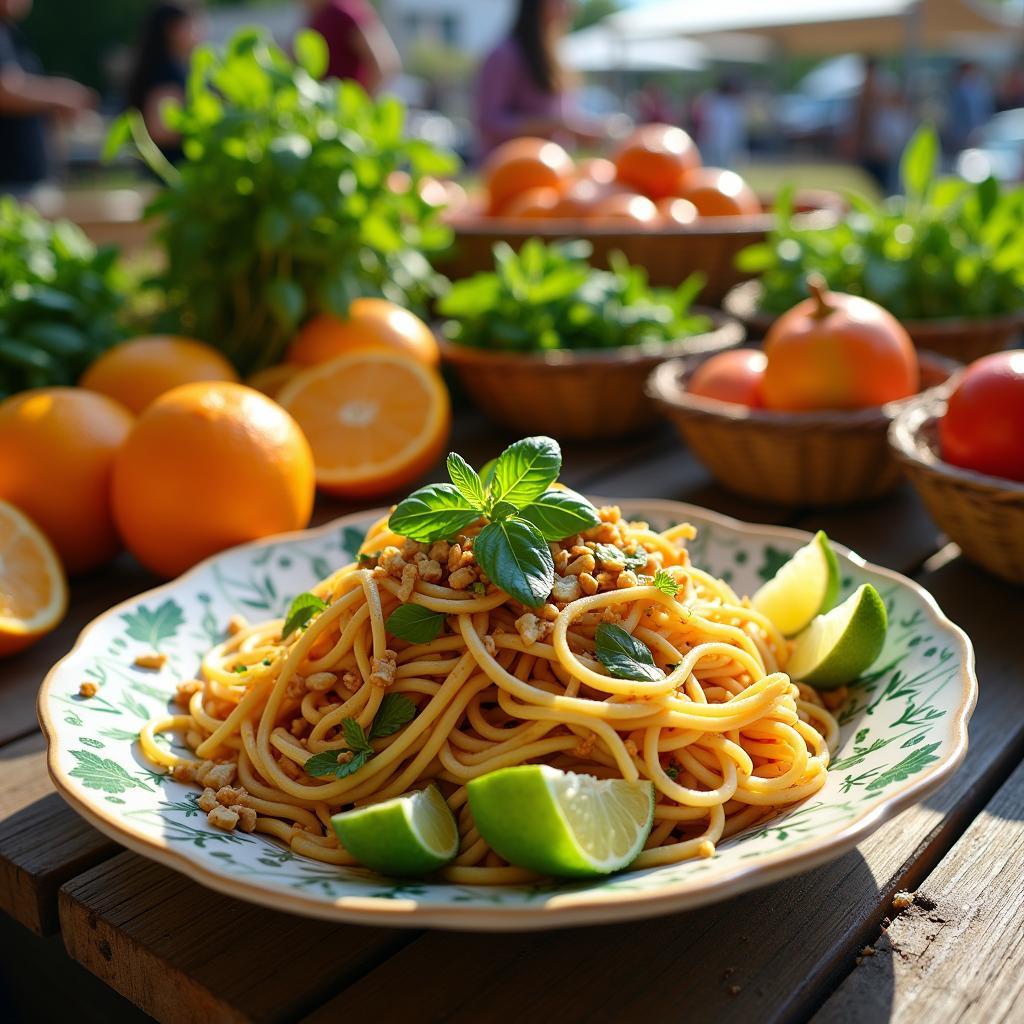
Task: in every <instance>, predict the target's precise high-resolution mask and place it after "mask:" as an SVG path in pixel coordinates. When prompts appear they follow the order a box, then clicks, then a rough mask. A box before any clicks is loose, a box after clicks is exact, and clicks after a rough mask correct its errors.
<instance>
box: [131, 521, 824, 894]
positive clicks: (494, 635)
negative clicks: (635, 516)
mask: <svg viewBox="0 0 1024 1024" xmlns="http://www.w3.org/2000/svg"><path fill="white" fill-rule="evenodd" d="M600 516H601V523H600V525H598V526H596V527H594V528H592V529H590V530H588V531H586V532H585V533H583V534H581V535H579V536H576V537H573V538H569V539H567V540H564V541H562V542H560V543H557V544H552V545H551V550H552V554H553V557H554V563H555V568H556V575H555V585H554V588H553V590H552V593H551V596H550V597H549V599H548V603H546V604H544V605H543V606H542V607H541V608H539V609H535V610H531V609H529V608H526V607H525V606H523V605H520V604H518V603H517V602H516V601H514V600H513V599H512V598H510V597H509V596H508V595H507V594H506V593H505V592H503V591H501V590H499V589H498V588H497V587H496V586H495V585H494V584H493V583H490V582H488V581H487V580H486V579H481V572H480V570H479V567H478V566H476V565H475V562H474V559H473V554H472V550H473V537H474V535H475V533H476V531H477V529H478V527H469V528H467V529H466V530H465V532H464V533H463V534H462V535H460V536H459V537H458V538H457V539H456V541H454V542H451V543H450V542H448V541H441V542H438V543H435V544H420V543H415V542H411V541H407V540H405V539H403V538H402V537H399V536H396V535H395V534H393V533H391V532H390V531H389V529H388V525H387V519H382V520H380V521H379V522H377V523H376V524H375V525H374V526H373V527H371V529H370V531H369V533H368V535H367V538H366V541H365V543H364V546H363V551H364V552H372V554H369V555H363V556H361V558H360V561H359V562H357V563H354V564H351V565H347V566H345V567H343V568H341V569H339V570H338V571H337V572H335V573H334V574H333V575H331V576H330V577H328V578H327V579H325V580H323V581H322V582H321V583H319V584H318V585H317V586H316V587H315V588H314V593H315V594H316V595H317V596H318V597H319V598H321V599H322V600H323V601H324V602H325V604H326V607H325V608H324V609H323V610H322V611H321V612H320V613H319V614H317V615H316V616H315V617H314V618H312V620H311V621H310V622H309V623H308V625H307V626H306V627H305V628H304V629H301V630H297V631H295V632H294V633H293V634H292V635H291V636H289V637H287V638H286V639H285V641H284V642H282V639H281V631H282V621H281V620H280V619H278V620H274V621H271V622H265V623H261V624H259V625H240V627H239V628H238V631H237V632H235V633H234V635H233V636H230V637H229V638H228V639H227V640H226V641H225V642H224V643H221V644H219V645H218V646H216V647H214V648H213V649H212V650H211V651H210V652H209V653H208V654H207V656H206V657H205V658H204V659H203V662H202V668H201V673H200V676H201V678H200V679H199V680H196V681H192V682H191V683H187V684H183V686H182V687H180V688H179V702H180V703H182V704H184V705H186V706H187V712H186V713H182V714H173V715H169V716H166V717H162V718H158V719H154V720H152V721H150V722H149V723H147V725H146V726H145V727H144V728H143V730H142V733H141V745H142V749H143V751H144V752H145V754H146V756H147V757H148V758H149V759H150V760H152V761H153V762H155V763H156V764H159V765H164V766H167V767H170V768H172V769H173V772H174V775H175V777H176V778H178V779H179V780H182V781H191V782H198V783H199V784H201V785H203V786H204V787H205V789H204V792H203V795H202V797H200V800H199V805H200V807H202V808H203V809H204V810H207V811H208V812H209V813H210V820H211V822H213V823H214V824H218V825H220V826H221V827H227V828H232V827H242V828H246V829H247V830H255V831H258V832H263V833H267V834H269V835H271V836H274V837H276V838H277V839H279V840H281V841H283V842H284V843H286V844H289V845H290V846H291V848H292V849H293V850H294V851H295V852H297V853H299V854H302V855H305V856H308V857H312V858H314V859H316V860H320V861H327V862H329V863H333V864H353V863H355V861H354V859H353V858H352V857H351V856H350V855H349V854H348V852H347V851H346V850H345V849H344V848H342V847H341V846H340V844H339V842H338V840H337V838H336V837H335V835H334V832H333V830H332V828H331V825H330V816H331V815H332V814H333V813H336V812H337V811H339V810H341V809H344V808H349V807H352V806H358V805H362V804H365V803H372V802H377V801H380V800H384V799H388V798H390V797H394V796H397V795H399V794H402V793H405V792H407V791H409V790H411V789H416V788H420V787H422V786H423V785H425V784H426V783H427V782H429V781H434V782H436V783H438V785H439V786H440V788H441V790H442V792H443V793H444V795H445V797H446V799H447V801H448V804H449V806H450V807H451V809H452V811H453V812H454V813H455V815H456V818H457V821H458V824H459V831H460V837H461V838H460V848H459V853H458V856H457V858H456V859H455V861H454V862H453V863H452V864H451V865H450V866H449V867H447V868H445V869H444V871H443V875H444V877H446V878H448V879H449V880H452V881H458V882H461V883H474V882H476V883H505V882H517V881H521V880H524V879H526V878H529V877H531V876H529V875H528V873H527V872H524V871H522V870H520V869H518V868H515V867H512V866H510V865H507V864H506V863H504V862H503V861H502V860H501V859H500V858H499V857H498V855H497V854H496V853H494V852H493V851H492V850H490V849H489V848H488V847H487V845H486V843H485V842H484V840H483V839H482V838H481V836H480V835H479V833H478V832H477V830H476V829H475V827H474V824H473V821H472V818H471V815H470V811H469V807H468V803H467V798H466V783H467V782H468V781H469V780H471V779H473V778H475V777H476V776H479V775H482V774H484V773H487V772H491V771H494V770H495V769H498V768H503V767H507V766H510V765H517V764H522V763H525V762H543V763H547V764H550V765H553V766H555V767H557V768H562V769H565V770H570V771H575V772H586V773H589V774H591V775H594V776H597V777H599V778H611V777H618V778H623V779H627V780H637V779H649V780H651V781H653V783H654V785H655V787H656V792H657V804H656V808H655V821H654V827H653V829H652V831H651V833H650V836H649V839H648V841H647V844H646V847H645V849H644V850H643V852H642V853H641V854H640V856H639V858H638V859H637V860H636V861H635V862H634V865H633V866H634V867H649V866H653V865H660V864H669V863H673V862H677V861H681V860H685V859H687V858H691V857H708V856H711V855H712V854H713V853H714V850H715V844H716V843H718V842H719V841H721V840H722V839H724V838H726V837H728V836H731V835H734V834H735V833H737V832H739V831H741V830H743V829H745V828H748V827H749V826H751V825H753V824H755V823H757V822H759V821H761V820H762V819H764V818H765V817H767V816H769V815H771V814H772V813H774V812H776V811H777V810H779V809H780V808H783V807H785V806H787V805H790V804H793V803H796V802H797V801H801V800H803V799H805V798H806V797H808V796H810V795H812V794H813V793H815V792H817V791H818V790H819V789H820V788H821V787H822V786H823V785H824V783H825V776H826V768H827V766H828V761H829V750H830V748H834V746H835V742H836V740H837V737H838V725H837V723H836V721H835V719H834V718H833V717H832V715H831V714H830V713H829V712H828V710H827V709H826V708H825V707H824V705H823V704H822V702H821V700H820V698H819V697H818V696H817V694H816V693H815V692H814V691H813V690H812V689H810V688H809V687H806V686H803V685H798V684H794V683H793V682H791V680H790V679H789V677H788V676H787V675H786V674H785V673H784V671H783V670H784V668H785V664H786V660H787V657H788V648H787V642H786V640H785V639H784V638H783V637H782V636H781V635H780V634H779V633H778V632H777V630H776V629H775V628H774V627H773V626H772V624H771V623H770V622H769V621H768V620H767V619H766V618H765V617H764V616H762V615H760V614H758V613H757V612H756V611H754V610H753V609H752V608H751V607H750V605H749V602H748V601H746V599H742V600H741V599H740V598H739V597H738V596H737V595H736V594H735V593H734V592H733V591H732V589H731V588H730V587H729V586H728V585H727V584H726V583H725V582H723V581H722V580H720V579H716V578H715V577H713V576H711V575H709V574H708V573H706V572H703V571H701V570H700V569H699V568H697V567H696V566H694V565H692V564H691V563H690V559H689V556H688V552H687V548H686V544H687V541H688V540H690V539H692V537H693V536H694V535H695V531H694V530H693V528H692V527H690V526H688V525H686V524H683V525H680V526H676V527H674V528H672V529H669V530H667V531H665V532H663V533H659V532H655V531H653V530H651V529H650V528H649V527H648V526H647V525H646V524H645V523H640V522H626V521H625V520H623V519H622V518H621V516H620V513H619V510H618V508H615V507H610V508H603V509H601V510H600ZM610 546H615V547H616V548H618V550H619V551H620V552H623V553H626V554H627V555H629V556H631V558H630V561H631V563H632V564H633V565H635V566H636V568H635V569H630V568H627V566H626V565H625V564H623V563H622V562H616V560H615V558H614V556H612V557H608V555H607V552H608V551H609V550H613V549H612V548H611V547H610ZM644 556H646V565H642V566H641V565H640V564H639V563H642V562H643V560H644ZM659 570H662V571H664V572H666V573H668V575H670V576H671V577H672V578H673V579H674V581H675V582H676V583H677V584H678V585H679V589H678V592H677V593H676V594H675V595H674V596H670V595H669V594H667V593H665V592H664V590H663V589H659V588H657V587H655V586H653V585H650V584H649V582H648V579H647V577H648V576H652V575H653V574H655V573H656V572H658V571H659ZM403 603H407V604H408V603H411V604H414V605H418V606H420V607H422V608H424V609H428V610H429V611H432V612H437V613H443V616H444V620H443V627H442V628H441V630H440V633H439V635H438V636H437V638H436V639H434V640H431V641H430V642H427V643H406V642H402V641H400V640H398V639H396V638H395V637H393V636H391V635H390V634H389V633H388V632H387V630H386V627H385V622H386V620H387V619H388V617H389V615H390V614H391V613H392V612H393V611H394V610H395V609H396V608H397V607H399V606H400V605H401V604H403ZM606 622H610V623H614V624H616V625H618V626H620V627H621V628H623V629H624V630H626V631H627V632H628V633H630V634H632V635H633V637H634V638H636V639H637V640H639V641H641V642H642V643H643V644H645V645H646V646H647V647H648V648H649V649H650V651H651V652H652V654H653V656H654V659H655V662H656V664H657V666H658V667H660V668H661V669H662V670H663V673H664V675H663V678H659V679H657V681H635V680H632V679H622V678H616V677H613V676H612V675H610V674H608V672H607V671H606V670H605V668H604V667H603V665H602V664H601V663H600V661H598V660H597V658H596V657H595V653H594V652H595V632H596V630H597V628H598V626H600V625H601V624H602V623H606ZM387 694H402V695H404V696H405V698H407V699H408V700H410V701H411V702H412V703H413V704H414V705H415V714H414V716H413V717H412V718H411V720H409V721H408V722H406V723H405V724H404V725H402V726H401V728H399V729H398V730H397V731H395V732H393V733H392V734H390V735H386V736H382V737H380V738H376V739H373V740H372V747H373V754H372V756H369V757H364V758H363V761H362V763H361V764H360V765H359V766H358V768H357V770H354V771H352V772H351V773H350V774H347V775H345V776H344V777H339V778H334V777H330V778H324V777H319V776H314V775H311V774H308V773H307V772H306V771H305V765H306V763H307V761H308V760H309V759H310V758H311V757H313V755H316V754H322V753H323V752H325V751H330V752H334V751H338V755H339V756H338V761H339V763H341V764H344V763H345V762H346V761H348V760H349V759H351V757H352V754H351V753H346V752H345V751H346V749H347V748H348V747H349V744H348V742H347V741H346V738H345V735H344V726H343V723H344V722H345V720H346V719H354V720H355V721H356V722H358V724H359V725H360V726H361V727H362V729H363V731H364V734H369V733H370V730H371V725H372V723H373V722H374V718H375V716H376V715H377V713H378V711H379V709H380V708H381V704H382V701H384V700H385V697H386V695H387ZM411 710H412V709H411V708H410V712H411ZM172 730H176V731H180V732H181V733H183V734H184V738H185V742H186V744H187V745H188V746H189V747H191V748H192V749H193V750H194V751H195V759H191V758H189V759H186V758H180V757H178V756H176V755H175V754H173V753H171V752H170V751H169V750H167V749H166V748H165V747H164V746H163V745H162V744H158V743H157V742H156V740H155V737H156V735H157V734H158V733H161V732H166V731H172ZM328 756H330V755H328Z"/></svg>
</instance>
